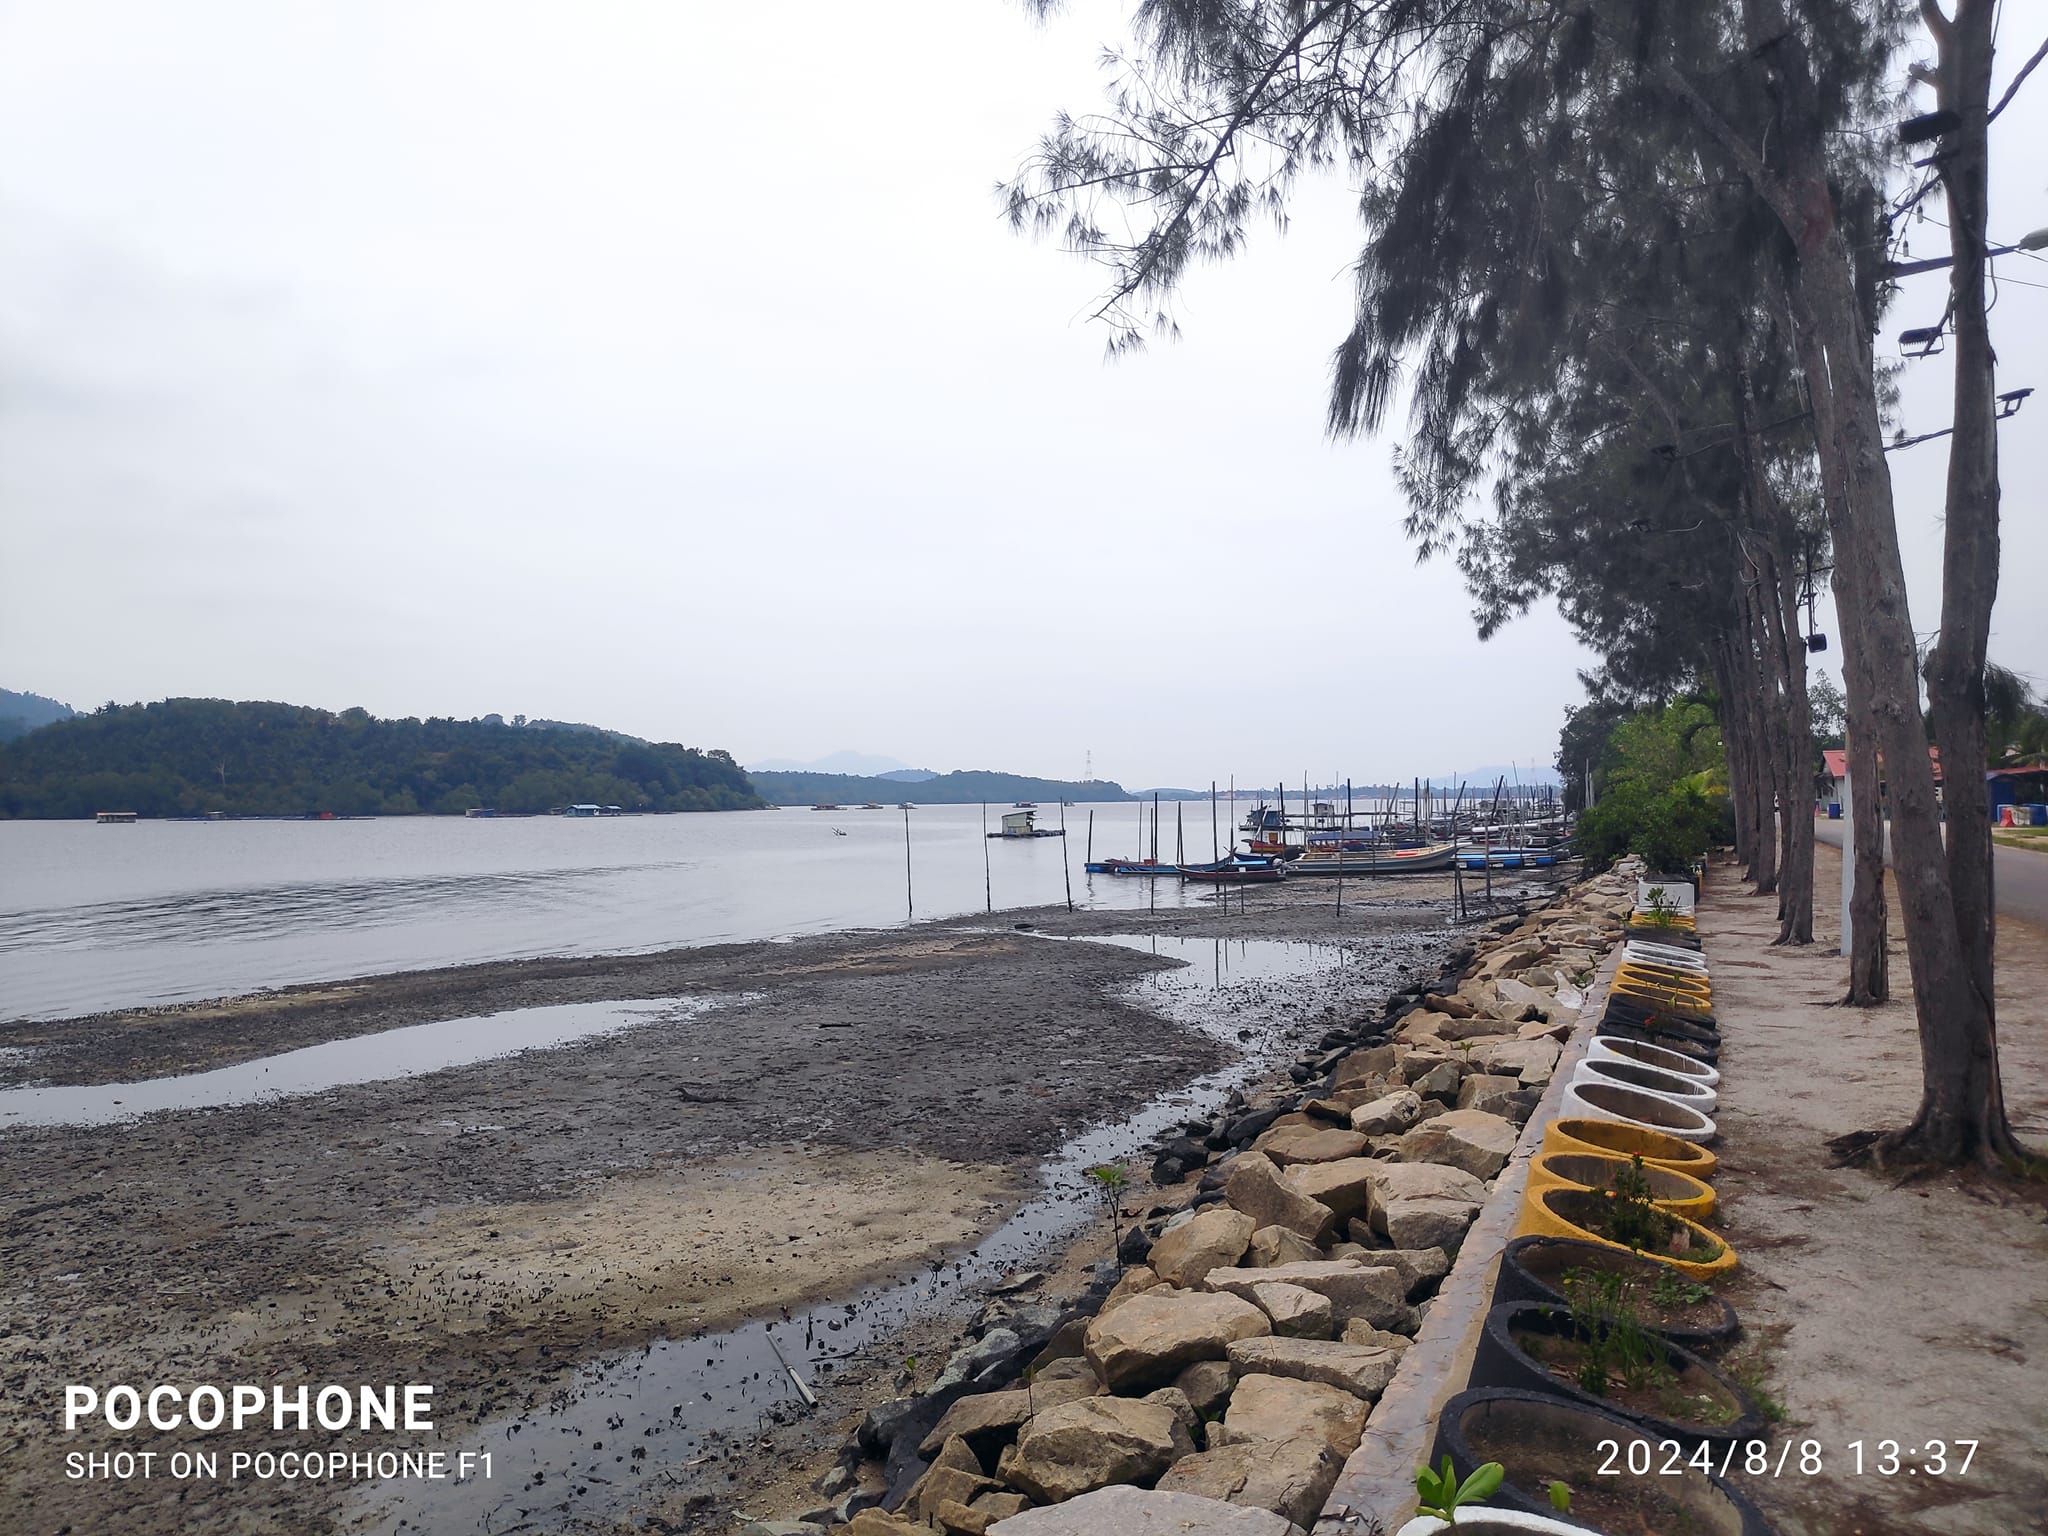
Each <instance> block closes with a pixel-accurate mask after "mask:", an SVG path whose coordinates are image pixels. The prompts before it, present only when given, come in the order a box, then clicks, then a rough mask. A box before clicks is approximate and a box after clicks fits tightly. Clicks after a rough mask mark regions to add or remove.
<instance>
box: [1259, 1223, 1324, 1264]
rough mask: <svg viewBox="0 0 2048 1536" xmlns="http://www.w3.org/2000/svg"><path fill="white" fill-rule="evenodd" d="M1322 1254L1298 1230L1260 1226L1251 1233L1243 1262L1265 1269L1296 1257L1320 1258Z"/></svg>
mask: <svg viewBox="0 0 2048 1536" xmlns="http://www.w3.org/2000/svg"><path fill="white" fill-rule="evenodd" d="M1322 1256H1323V1252H1322V1250H1321V1249H1320V1248H1318V1247H1316V1245H1315V1244H1314V1243H1312V1242H1310V1241H1309V1240H1308V1239H1307V1238H1305V1237H1303V1236H1302V1235H1301V1234H1300V1233H1299V1232H1290V1231H1288V1229H1287V1228H1285V1227H1261V1228H1259V1230H1258V1231H1256V1232H1254V1233H1253V1234H1252V1242H1251V1246H1250V1247H1249V1248H1247V1249H1246V1250H1245V1254H1244V1262H1245V1264H1246V1265H1247V1266H1249V1267H1251V1268H1253V1269H1267V1268H1270V1267H1271V1266H1273V1265H1275V1264H1292V1263H1294V1262H1295V1261H1296V1260H1297V1259H1320V1258H1321V1257H1322Z"/></svg>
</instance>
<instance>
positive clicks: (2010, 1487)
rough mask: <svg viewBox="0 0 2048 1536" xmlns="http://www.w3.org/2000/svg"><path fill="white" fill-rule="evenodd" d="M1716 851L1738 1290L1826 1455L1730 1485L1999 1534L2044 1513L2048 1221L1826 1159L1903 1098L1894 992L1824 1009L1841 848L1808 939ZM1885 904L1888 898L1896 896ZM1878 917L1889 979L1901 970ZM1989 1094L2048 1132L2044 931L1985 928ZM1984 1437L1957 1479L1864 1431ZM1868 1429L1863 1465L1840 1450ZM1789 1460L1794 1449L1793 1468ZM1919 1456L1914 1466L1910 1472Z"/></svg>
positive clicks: (1795, 1414)
mask: <svg viewBox="0 0 2048 1536" xmlns="http://www.w3.org/2000/svg"><path fill="white" fill-rule="evenodd" d="M1735 875H1736V871H1735V870H1733V869H1732V868H1729V867H1727V866H1722V865H1716V866H1715V868H1714V870H1713V872H1712V876H1711V880H1710V890H1711V892H1712V897H1713V899H1712V900H1711V901H1710V902H1709V903H1708V904H1706V905H1705V906H1704V907H1703V908H1702V909H1701V932H1702V935H1703V937H1704V939H1705V941H1706V947H1707V952H1708V954H1709V956H1710V957H1711V958H1712V960H1713V963H1714V986H1715V1000H1716V1004H1717V1010H1718V1011H1719V1013H1720V1016H1721V1024H1722V1030H1723V1034H1724V1040H1725V1047H1724V1052H1723V1056H1722V1060H1721V1070H1722V1073H1723V1082H1722V1085H1721V1101H1720V1107H1719V1112H1718V1118H1719V1121H1720V1126H1721V1131H1722V1140H1721V1143H1720V1144H1719V1147H1718V1150H1719V1152H1720V1155H1721V1175H1720V1177H1719V1179H1718V1180H1717V1181H1716V1183H1717V1187H1718V1189H1719V1191H1720V1193H1721V1198H1722V1208H1723V1212H1724V1215H1725V1217H1726V1230H1727V1233H1728V1237H1729V1240H1730V1241H1731V1242H1732V1243H1734V1245H1735V1247H1736V1249H1737V1250H1738V1252H1739V1253H1740V1254H1741V1255H1742V1259H1743V1262H1744V1267H1745V1274H1744V1276H1743V1278H1742V1279H1741V1280H1740V1281H1739V1282H1738V1285H1737V1287H1736V1290H1735V1292H1734V1293H1733V1295H1732V1299H1734V1300H1735V1303H1736V1305H1737V1307H1738V1308H1739V1309H1740V1310H1741V1312H1742V1315H1743V1322H1744V1327H1745V1331H1746V1334H1747V1335H1748V1337H1749V1340H1750V1344H1749V1345H1748V1349H1749V1351H1750V1352H1751V1354H1752V1356H1753V1357H1755V1356H1758V1355H1760V1358H1761V1362H1762V1364H1763V1366H1764V1368H1765V1371H1766V1380H1767V1382H1768V1383H1769V1385H1770V1388H1771V1390H1772V1391H1773V1392H1774V1393H1775V1395H1776V1396H1777V1397H1778V1398H1779V1399H1780V1400H1781V1401H1782V1403H1783V1404H1784V1406H1785V1408H1786V1410H1787V1414H1788V1417H1787V1419H1786V1421H1785V1422H1784V1423H1782V1424H1780V1425H1777V1426H1775V1427H1774V1429H1773V1430H1772V1432H1771V1433H1772V1442H1773V1448H1774V1453H1775V1447H1776V1446H1777V1445H1778V1444H1780V1443H1782V1442H1783V1441H1784V1440H1786V1439H1788V1438H1789V1439H1793V1440H1806V1439H1812V1440H1814V1441H1817V1442H1819V1444H1820V1446H1821V1448H1822V1452H1823V1459H1824V1467H1825V1470H1824V1471H1823V1472H1822V1473H1821V1474H1820V1475H1817V1476H1812V1477H1802V1476H1797V1475H1794V1473H1793V1472H1792V1471H1790V1470H1788V1472H1787V1473H1786V1474H1785V1475H1783V1476H1780V1477H1777V1478H1774V1479H1773V1478H1765V1479H1743V1481H1744V1482H1745V1483H1746V1486H1747V1487H1748V1488H1749V1490H1750V1491H1751V1493H1752V1494H1753V1495H1754V1496H1755V1497H1756V1499H1757V1501H1758V1503H1759V1504H1760V1505H1761V1506H1762V1507H1763V1509H1764V1511H1765V1513H1766V1514H1767V1515H1768V1516H1769V1517H1770V1518H1771V1520H1772V1522H1773V1524H1774V1525H1775V1526H1776V1528H1777V1529H1778V1531H1779V1532H1780V1533H1781V1536H1851V1533H1857V1536H1893V1533H1897V1536H1908V1533H1912V1536H1921V1533H1930V1532H1933V1533H1944V1536H2009V1533H2013V1532H2019V1531H2038V1530H2041V1529H2043V1528H2044V1527H2043V1525H2042V1521H2043V1518H2044V1517H2043V1513H2042V1512H2043V1511H2044V1510H2048V1454H2044V1451H2043V1447H2044V1446H2048V1386H2044V1384H2043V1383H2044V1378H2043V1375H2042V1372H2043V1369H2044V1367H2048V1225H2044V1223H2043V1212H2042V1205H2041V1202H2040V1191H2039V1190H2038V1189H2036V1190H2034V1191H2033V1192H2032V1195H2031V1197H2029V1196H2027V1195H2024V1194H2015V1193H2013V1192H2011V1191H2010V1190H2008V1189H2005V1188H2001V1187H1999V1186H1998V1185H1996V1184H1993V1183H1990V1182H1987V1181H1985V1180H1982V1179H1980V1178H1976V1177H1971V1176H1943V1177H1936V1178H1925V1179H1918V1180H1912V1181H1906V1182H1901V1181H1900V1180H1899V1179H1897V1178H1896V1177H1887V1176H1884V1175H1880V1174H1872V1173H1868V1172H1862V1171H1856V1170H1847V1169H1838V1168H1834V1167H1831V1166H1830V1164H1829V1159H1828V1153H1827V1148H1826V1145H1825V1143H1826V1141H1827V1140H1828V1138H1830V1137H1833V1136H1838V1135H1841V1134H1843V1133H1845V1132H1849V1131H1856V1130H1863V1129H1868V1128H1876V1127H1883V1126H1892V1125H1902V1124H1904V1123H1906V1122H1907V1121H1908V1120H1910V1119H1911V1118H1912V1115H1913V1111H1914V1108H1915V1106H1916V1104H1917V1103H1918V1097H1919V1046H1918V1040H1917V1036H1916V1034H1915V1031H1914V1026H1913V1015H1912V1006H1911V1002H1910V1000H1909V999H1907V1000H1901V1001H1895V1002H1893V1003H1891V1004H1888V1005H1887V1006H1885V1007H1882V1008H1875V1009H1864V1010H1849V1009H1844V1008H1840V1007H1836V1006H1833V1005H1834V1003H1835V1001H1836V999H1837V998H1839V997H1840V995H1841V993H1842V989H1843V973H1842V962H1841V960H1840V957H1839V955H1838V954H1837V952H1836V945H1837V943H1838V942H1839V938H1840V931H1839V915H1838V905H1839V902H1838V893H1839V890H1840V884H1841V879H1840V861H1839V855H1837V854H1836V853H1835V852H1834V851H1833V850H1832V849H1830V848H1827V847H1822V848H1821V849H1820V850H1819V868H1818V871H1817V874H1816V880H1815V888H1816V889H1815V894H1816V898H1817V900H1816V904H1815V905H1816V912H1815V924H1814V927H1815V937H1816V938H1817V939H1818V940H1819V942H1818V943H1816V944H1815V945H1814V946H1813V947H1812V948H1810V949H1806V950H1774V949H1770V948H1768V947H1767V946H1768V944H1769V940H1770V939H1771V938H1772V937H1773V936H1774V935H1775V933H1776V929H1777V924H1776V918H1775V908H1776V899H1775V898H1774V897H1764V898H1761V899H1759V898H1757V897H1753V896H1747V895H1744V894H1743V888H1742V887H1741V886H1740V884H1739V883H1738V882H1737V880H1736V878H1735ZM1894 901H1896V894H1894ZM1897 932H1898V929H1897V917H1896V908H1894V918H1893V934H1894V939H1893V959H1892V967H1891V974H1892V977H1893V981H1894V985H1895V986H1899V985H1902V984H1904V983H1905V981H1906V977H1907V969H1906V960H1905V954H1904V946H1903V942H1902V941H1901V940H1900V939H1899V938H1898V936H1897ZM1998 964H1999V972H1998V978H1999V1022H2000V1042H2001V1059H2002V1064H2003V1068H2004V1081H2005V1091H2006V1098H2007V1103H2008V1106H2009V1109H2010V1112H2011V1115H2012V1118H2013V1120H2014V1122H2015V1124H2016V1125H2018V1126H2020V1127H2022V1135H2023V1136H2025V1137H2027V1138H2028V1139H2029V1140H2030V1141H2031V1143H2032V1145H2034V1146H2035V1147H2037V1148H2041V1147H2048V932H2044V931H2043V930H2042V929H2040V928H2037V927H2034V926H2032V925H2030V924H2026V923H2023V922H2020V921H2017V920H2014V919H2010V918H2002V919H2001V920H2000V925H1999V955H1998ZM1959 1439H1974V1440H1978V1441H1979V1442H1981V1443H1980V1445H1979V1447H1978V1449H1977V1453H1976V1460H1975V1462H1974V1464H1973V1465H1972V1466H1971V1467H1970V1470H1969V1473H1968V1475H1967V1476H1966V1477H1962V1478H1957V1477H1955V1476H1953V1475H1951V1476H1947V1477H1938V1476H1934V1475H1932V1474H1931V1472H1930V1471H1929V1470H1928V1469H1927V1464H1926V1460H1925V1458H1924V1456H1923V1457H1922V1458H1920V1459H1919V1460H1918V1462H1917V1463H1916V1461H1915V1460H1914V1459H1913V1458H1911V1457H1910V1455H1907V1456H1903V1457H1902V1459H1901V1461H1900V1464H1899V1471H1898V1473H1897V1474H1896V1475H1893V1476H1890V1477H1887V1476H1884V1475H1882V1474H1881V1473H1880V1472H1879V1470H1878V1464H1879V1460H1880V1457H1881V1456H1882V1454H1883V1452H1882V1451H1881V1449H1880V1447H1879V1446H1878V1443H1877V1442H1879V1441H1882V1440H1896V1441H1898V1442H1900V1443H1901V1445H1902V1446H1904V1447H1908V1448H1918V1447H1923V1446H1925V1444H1926V1442H1928V1441H1934V1440H1942V1441H1948V1442H1950V1443H1951V1453H1950V1454H1951V1456H1952V1463H1951V1465H1954V1464H1956V1463H1959V1462H1960V1459H1961V1454H1962V1453H1961V1450H1960V1448H1957V1447H1954V1445H1953V1442H1955V1441H1957V1440H1959ZM1857 1440H1861V1441H1863V1442H1864V1455H1863V1471H1862V1473H1861V1474H1860V1475H1859V1474H1858V1473H1857V1471H1856V1461H1855V1453H1854V1451H1853V1449H1852V1448H1851V1447H1852V1443H1853V1442H1855V1441H1857ZM1796 1462H1797V1453H1796V1452H1795V1453H1794V1458H1793V1460H1792V1461H1791V1462H1789V1463H1788V1467H1792V1466H1796ZM1909 1467H1911V1468H1915V1470H1913V1471H1910V1472H1909V1471H1908V1470H1907V1468H1909Z"/></svg>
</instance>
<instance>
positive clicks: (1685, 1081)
mask: <svg viewBox="0 0 2048 1536" xmlns="http://www.w3.org/2000/svg"><path fill="white" fill-rule="evenodd" d="M1572 1081H1573V1082H1575V1083H1619V1084H1621V1085H1622V1087H1624V1088H1639V1089H1641V1090H1642V1091H1643V1092H1644V1093H1654V1094H1656V1095H1657V1096H1658V1097H1659V1098H1662V1099H1673V1100H1676V1101H1677V1102H1678V1103H1680V1104H1683V1105H1685V1106H1686V1108H1688V1109H1696V1110H1698V1111H1699V1112H1700V1113H1701V1114H1703V1115H1705V1114H1711V1113H1712V1112H1713V1109H1714V1106H1715V1105H1716V1104H1717V1103H1719V1102H1720V1099H1721V1095H1720V1094H1718V1093H1716V1092H1715V1091H1714V1090H1713V1089H1712V1088H1710V1087H1709V1086H1708V1085H1707V1084H1705V1083H1703V1082H1701V1081H1700V1080H1699V1079H1698V1078H1696V1077H1681V1076H1679V1074H1678V1073H1676V1072H1666V1071H1665V1070H1664V1069H1663V1068H1662V1067H1651V1066H1645V1065H1644V1064H1643V1063H1642V1062H1640V1061H1617V1060H1614V1059H1611V1058H1610V1059H1608V1060H1605V1061H1603V1060H1601V1059H1600V1058H1599V1057H1597V1056H1590V1057H1581V1058H1580V1060H1579V1063H1578V1065H1577V1066H1575V1067H1573V1068H1572Z"/></svg>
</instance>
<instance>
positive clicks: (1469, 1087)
mask: <svg viewBox="0 0 2048 1536" xmlns="http://www.w3.org/2000/svg"><path fill="white" fill-rule="evenodd" d="M1521 1089H1522V1080H1521V1078H1519V1077H1512V1076H1508V1075H1507V1074H1504V1073H1494V1072H1474V1073H1473V1074H1472V1075H1471V1076H1470V1077H1468V1078H1466V1079H1465V1081H1464V1082H1462V1083H1460V1084H1459V1085H1458V1104H1457V1107H1458V1108H1459V1109H1483V1110H1485V1111H1486V1112H1487V1113H1488V1114H1490V1115H1498V1114H1503V1113H1504V1112H1505V1111H1504V1110H1503V1109H1502V1106H1503V1105H1504V1104H1506V1103H1507V1102H1508V1101H1509V1100H1510V1099H1511V1098H1513V1097H1514V1095H1515V1094H1517V1093H1519V1092H1520V1091H1521Z"/></svg>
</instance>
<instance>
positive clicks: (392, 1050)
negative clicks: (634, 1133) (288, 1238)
mask: <svg viewBox="0 0 2048 1536" xmlns="http://www.w3.org/2000/svg"><path fill="white" fill-rule="evenodd" d="M719 1001H722V1000H721V999H717V998H705V997H664V998H653V999H644V1000H637V1001H631V1002H606V1003H562V1004H558V1005H556V1006H553V1007H547V1008H517V1009H512V1010H510V1011H507V1012H505V1013H487V1014H482V1015H479V1016H478V1017H475V1018H468V1019H443V1020H440V1021H439V1022H437V1023H432V1024H411V1025H407V1026H405V1027H404V1028H401V1029H386V1030H380V1031H378V1032H377V1033H375V1034H369V1035H355V1036H352V1037H350V1038H349V1039H346V1040H329V1041H325V1042H323V1043H322V1044H320V1045H309V1046H306V1047H304V1048H303V1049H300V1050H296V1051H285V1052H282V1053H280V1054H279V1055H276V1056H264V1057H260V1058H258V1059H257V1060H255V1061H244V1062H237V1063H236V1064H235V1065H234V1066H231V1067H219V1068H216V1069H215V1070H213V1071H211V1072H188V1073H184V1074H182V1075H180V1076H177V1077H154V1078H150V1079H148V1080H147V1081H144V1082H139V1083H100V1084H95V1085H88V1086H83V1087H52V1088H10V1089H5V1090H0V1129H11V1128H13V1127H16V1126H28V1125H108V1124H111V1123H113V1122H115V1121H118V1120H131V1119H133V1118H135V1117H136V1116H137V1115H148V1114H155V1113H156V1112H158V1111H160V1110H167V1109H223V1108H226V1107H228V1106H230V1105H236V1104H254V1103H258V1102H260V1101H263V1100H268V1099H281V1098H289V1097H292V1096H295V1095H300V1094H308V1093H324V1092H326V1091H327V1090H328V1089H331V1088H345V1087H348V1086H350V1085H352V1084H356V1083H381V1082H389V1081H390V1080H391V1079H393V1078H399V1077H415V1076H418V1075H419V1074H421V1073H423V1072H439V1071H442V1070H445V1069H446V1068H449V1067H461V1066H468V1065H469V1064H470V1063H472V1062H478V1061H490V1060H494V1059H495V1058H497V1057H500V1056H510V1055H513V1054H515V1053H517V1052H519V1051H531V1050H540V1049H545V1048H546V1047H549V1046H559V1045H567V1044H570V1043H571V1042H572V1041H577V1040H589V1039H593V1038H595V1037H596V1036H599V1035H607V1034H611V1033H612V1032H613V1031H615V1030H620V1029H624V1028H626V1027H627V1026H628V1025H631V1024H636V1023H640V1022H644V1021H646V1020H650V1019H669V1020H674V1019H680V1018H686V1017H688V1016H690V1015H691V1014H695V1013H700V1012H702V1011H703V1010H704V1009H706V1008H709V1007H712V1006H714V1005H715V1004H716V1003H717V1002H719Z"/></svg>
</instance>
